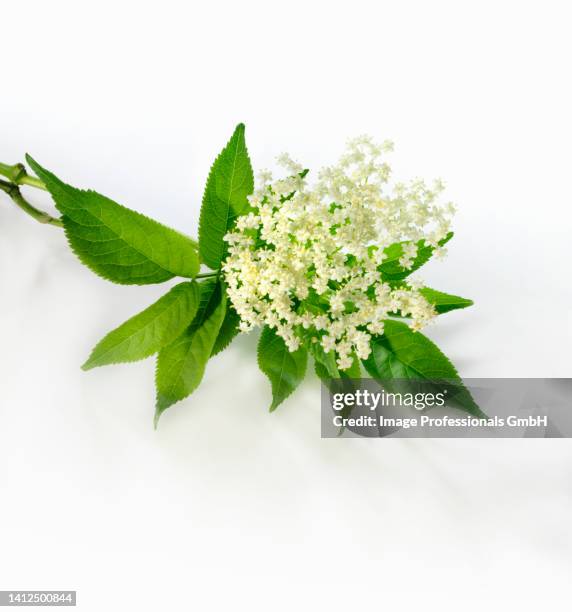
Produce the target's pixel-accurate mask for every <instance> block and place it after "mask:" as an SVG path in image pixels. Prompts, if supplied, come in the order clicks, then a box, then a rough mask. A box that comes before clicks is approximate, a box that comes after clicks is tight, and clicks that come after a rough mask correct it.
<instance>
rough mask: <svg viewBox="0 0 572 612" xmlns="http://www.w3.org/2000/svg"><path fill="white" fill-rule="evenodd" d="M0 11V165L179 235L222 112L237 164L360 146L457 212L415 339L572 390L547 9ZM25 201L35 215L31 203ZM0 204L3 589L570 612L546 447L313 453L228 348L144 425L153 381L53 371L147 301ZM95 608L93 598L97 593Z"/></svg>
mask: <svg viewBox="0 0 572 612" xmlns="http://www.w3.org/2000/svg"><path fill="white" fill-rule="evenodd" d="M201 4H202V7H201V8H199V7H193V4H192V3H190V2H180V3H179V2H173V1H168V0H163V1H162V2H150V3H145V2H141V1H140V2H137V3H134V4H133V5H131V4H128V3H123V2H119V1H117V0H116V1H115V2H104V1H102V0H99V1H98V2H77V1H76V2H56V1H53V0H52V1H51V2H32V1H28V2H26V3H15V2H13V1H10V2H8V1H4V0H2V1H0V68H1V73H0V77H1V78H0V160H1V161H3V162H8V163H13V162H16V161H19V160H22V158H23V155H24V153H25V152H30V153H31V154H33V155H34V156H35V157H36V159H37V160H38V161H40V163H42V164H44V165H45V166H47V167H48V168H50V169H52V170H54V171H55V172H56V173H58V174H59V175H60V176H62V178H64V179H66V180H68V181H69V182H71V183H73V184H74V185H77V186H83V187H92V188H95V189H97V190H99V191H101V192H103V193H105V194H106V195H109V196H111V197H113V198H114V199H116V200H118V201H120V202H122V203H124V204H125V205H127V206H131V207H133V208H136V209H138V210H140V211H142V212H145V213H147V214H149V215H151V216H153V217H155V218H157V219H159V220H161V221H163V222H165V223H167V224H171V225H173V226H175V227H177V228H178V229H180V230H182V231H185V232H187V233H190V234H195V232H196V227H197V220H198V212H199V206H200V199H201V194H202V188H203V184H204V181H205V178H206V175H207V172H208V168H209V165H210V163H211V162H212V160H213V159H214V156H215V155H216V154H217V153H218V151H219V150H220V148H221V147H222V146H223V145H224V143H225V142H226V140H227V139H228V137H229V136H230V134H231V132H232V130H233V128H234V125H235V124H236V123H238V122H239V121H244V122H245V123H246V124H247V141H248V146H249V150H250V153H251V157H252V160H253V163H254V165H255V167H256V168H259V169H260V168H261V167H265V166H269V165H271V164H272V163H273V159H274V157H275V156H276V155H277V154H279V153H280V152H281V151H283V150H287V151H289V152H291V153H292V154H293V155H294V156H295V157H296V158H298V159H299V160H300V161H302V162H303V163H304V164H305V165H307V166H308V167H310V168H318V167H319V166H320V165H323V164H325V163H331V162H333V161H334V160H335V159H336V157H337V155H338V154H339V153H340V151H341V149H342V147H343V145H344V142H345V140H346V139H347V138H348V137H350V136H352V135H356V134H360V133H363V132H368V133H370V134H372V135H374V136H375V137H376V138H379V139H384V138H392V139H394V140H395V141H396V145H397V151H396V154H395V155H394V158H393V161H394V167H395V169H396V173H397V175H399V176H403V177H409V176H413V175H421V176H425V177H427V178H431V177H434V176H442V177H444V178H445V179H446V180H447V182H448V185H449V195H450V197H451V198H452V199H454V200H455V201H456V202H457V204H458V206H459V213H458V216H457V218H456V221H455V230H456V238H455V239H454V241H453V242H452V243H451V245H450V250H449V257H448V258H447V260H446V261H445V262H444V263H432V264H430V265H429V266H427V268H426V270H425V271H424V274H423V277H424V278H425V280H426V281H427V282H428V283H430V284H431V285H433V286H436V287H438V288H440V289H443V290H446V291H447V290H448V291H451V292H454V293H457V294H460V295H463V296H466V297H471V298H473V299H474V300H475V302H476V305H475V306H474V307H473V308H472V309H469V310H467V311H460V312H456V313H451V314H449V315H446V316H445V317H444V318H443V319H442V320H440V321H439V322H438V323H437V325H435V326H434V327H432V328H431V330H430V331H429V335H430V336H431V337H433V338H434V339H436V340H437V341H438V343H439V344H440V346H441V347H442V348H443V350H444V351H445V352H446V353H447V354H448V355H449V356H450V357H451V358H452V360H453V361H454V362H455V363H456V364H457V365H458V367H459V369H460V371H461V374H462V375H463V376H489V377H502V376H516V377H529V376H572V360H571V358H570V348H569V347H570V346H571V343H572V316H571V312H572V311H571V307H570V304H571V301H572V294H571V289H570V287H571V284H570V273H569V271H570V230H571V225H572V223H571V222H572V214H571V212H570V211H571V209H572V198H571V195H570V165H571V162H572V160H571V155H570V151H571V149H570V143H571V142H572V123H571V120H570V113H571V109H572V95H571V89H570V57H571V56H572V42H571V38H570V17H571V15H570V14H569V12H568V8H569V3H567V2H550V1H546V0H545V1H543V2H526V1H520V2H506V1H505V2H503V1H498V0H497V1H496V2H484V1H482V0H481V1H479V2H440V1H432V2H407V1H402V2H379V1H378V2H363V1H359V0H353V1H352V2H343V3H338V2H334V1H332V0H330V1H329V2H310V1H309V0H306V1H304V2H298V1H292V0H291V1H289V2H283V3H271V2H252V1H250V2H249V1H243V2H220V1H219V2H213V3H208V4H207V3H201ZM29 194H30V198H33V201H34V202H36V203H38V204H41V205H43V206H45V207H50V202H49V199H48V198H46V197H45V195H44V194H38V193H37V192H34V193H31V192H29ZM0 196H2V197H1V198H0V200H1V201H0V414H1V423H2V425H1V427H0V589H58V588H59V589H77V590H78V601H79V609H82V610H94V611H95V610H98V611H99V610H169V611H171V610H189V609H193V610H195V609H196V610H233V609H241V608H243V607H245V608H247V609H252V610H263V609H264V610H266V609H283V608H288V607H290V608H293V609H311V608H313V607H318V606H319V609H334V610H335V609H342V608H348V609H349V608H350V606H352V607H359V606H360V605H361V604H367V605H368V608H373V607H374V606H375V607H376V608H377V607H379V608H381V607H382V606H390V609H392V610H394V609H396V610H413V609H416V608H417V607H418V606H423V608H424V609H439V610H449V609H458V608H459V607H462V608H463V609H469V610H471V609H480V608H481V607H482V605H483V604H486V606H487V608H488V609H491V610H503V609H505V608H507V607H508V608H509V609H536V608H537V607H538V605H539V604H541V605H543V606H544V608H545V609H549V610H565V609H566V610H568V609H570V595H569V586H568V585H567V584H566V582H567V581H569V577H570V570H571V569H572V568H571V561H572V532H571V528H570V514H571V511H572V443H571V442H570V440H513V441H509V440H496V441H494V440H493V441H482V440H472V441H471V440H458V441H453V440H449V441H446V440H417V441H407V440H393V441H389V440H322V439H320V432H319V384H318V382H317V380H316V379H315V378H313V377H311V378H309V379H308V381H307V382H306V383H305V384H304V386H303V388H302V389H301V390H300V391H299V392H298V393H297V395H296V396H295V397H294V398H293V399H291V400H290V401H288V402H287V403H285V404H284V405H283V406H282V407H281V408H280V409H279V410H278V411H277V412H276V413H274V414H272V415H269V414H268V413H267V406H268V404H269V388H268V384H267V381H266V380H265V379H264V378H263V376H262V374H260V373H259V372H258V371H257V367H256V362H255V353H254V349H255V344H256V338H255V337H254V336H249V337H243V338H240V339H239V340H238V341H236V342H235V344H234V345H233V347H232V348H231V349H230V350H228V351H227V352H226V353H224V354H223V355H221V356H219V357H217V358H216V359H214V360H213V362H212V363H211V364H210V365H209V368H208V370H207V374H206V377H205V380H204V383H203V385H202V387H201V388H200V390H199V391H198V392H196V393H195V394H194V395H193V396H192V397H191V398H190V399H188V400H187V401H185V402H183V403H182V404H179V405H177V406H176V407H175V408H173V409H171V410H170V411H169V412H168V413H166V414H165V415H164V417H163V419H162V421H161V424H160V427H159V430H158V431H157V432H154V431H153V428H152V415H153V363H152V360H149V361H147V362H144V363H139V364H134V365H125V366H118V367H110V368H101V369H98V370H95V371H92V372H89V373H83V372H82V371H81V370H80V369H79V365H80V364H81V363H82V362H83V361H84V359H85V357H86V356H87V354H88V353H89V350H90V349H91V348H92V346H93V345H94V343H95V342H96V341H97V340H99V339H100V337H101V336H102V335H103V334H104V333H106V332H107V331H108V330H109V329H111V328H112V327H115V326H116V325H117V324H119V323H120V322H122V321H123V320H124V319H126V318H127V317H129V316H131V315H132V314H134V313H135V312H137V311H138V310H140V309H141V308H143V307H144V306H146V305H148V304H149V303H151V302H152V301H154V300H155V299H157V298H158V297H159V295H161V294H162V292H163V291H164V289H165V288H164V287H160V286H151V287H144V288H140V287H122V286H115V285H112V284H111V283H107V282H106V281H103V280H101V279H99V278H98V277H96V276H94V275H93V274H91V273H90V272H89V271H88V270H87V269H86V268H84V267H83V266H81V265H80V264H79V263H78V261H77V260H76V259H75V258H74V256H73V255H72V254H71V252H70V251H69V249H68V248H67V246H66V243H65V240H64V236H63V234H62V232H61V231H60V230H58V229H57V228H52V227H47V226H41V225H39V224H37V223H35V222H34V221H33V220H32V219H30V218H28V217H26V216H25V215H24V214H23V213H21V211H19V210H17V209H16V208H15V207H14V206H13V205H12V204H11V203H10V201H9V200H7V199H6V197H4V196H3V194H0ZM110 598H112V599H113V603H110Z"/></svg>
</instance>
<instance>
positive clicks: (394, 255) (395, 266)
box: [378, 232, 453, 281]
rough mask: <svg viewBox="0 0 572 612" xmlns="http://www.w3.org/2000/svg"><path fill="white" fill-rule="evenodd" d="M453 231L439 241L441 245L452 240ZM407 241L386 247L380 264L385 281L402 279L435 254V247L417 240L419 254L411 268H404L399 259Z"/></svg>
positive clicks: (379, 268)
mask: <svg viewBox="0 0 572 612" xmlns="http://www.w3.org/2000/svg"><path fill="white" fill-rule="evenodd" d="M452 237H453V232H449V233H448V234H447V235H446V236H445V238H443V239H442V240H441V241H440V242H439V246H443V245H445V244H447V242H449V240H451V238H452ZM405 244H408V243H407V242H396V243H395V244H392V245H390V246H388V247H387V248H386V249H384V253H385V259H384V260H383V263H381V264H380V265H379V266H378V270H379V271H380V272H381V276H382V278H383V280H384V281H400V280H403V279H404V278H407V277H408V276H409V275H410V274H411V273H412V272H415V270H418V269H419V268H420V267H421V266H422V265H423V264H425V263H427V262H428V261H429V259H431V256H432V255H433V251H434V250H435V248H434V247H432V246H430V245H428V244H426V243H425V241H424V240H419V241H418V242H417V256H416V257H415V259H414V260H413V265H412V266H411V268H404V267H403V266H402V265H401V264H400V263H399V259H400V258H401V256H402V255H403V245H405Z"/></svg>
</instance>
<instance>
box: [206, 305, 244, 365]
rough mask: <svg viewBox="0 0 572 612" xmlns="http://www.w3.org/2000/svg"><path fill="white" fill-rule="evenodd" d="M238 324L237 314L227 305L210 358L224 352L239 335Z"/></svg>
mask: <svg viewBox="0 0 572 612" xmlns="http://www.w3.org/2000/svg"><path fill="white" fill-rule="evenodd" d="M239 323H240V317H239V316H238V314H236V310H235V309H234V308H233V307H232V306H231V305H230V304H229V305H227V308H226V313H225V315H224V320H223V322H222V325H221V326H220V330H219V332H218V336H217V338H216V340H215V343H214V346H213V350H212V353H211V357H214V356H215V355H218V353H220V352H222V351H224V349H225V348H226V347H227V346H228V345H229V344H230V343H231V342H232V341H233V340H234V338H235V337H236V336H237V335H238V333H239V329H238V324H239Z"/></svg>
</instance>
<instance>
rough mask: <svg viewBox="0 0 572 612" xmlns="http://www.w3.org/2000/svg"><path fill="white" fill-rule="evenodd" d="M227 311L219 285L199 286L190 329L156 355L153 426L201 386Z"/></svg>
mask: <svg viewBox="0 0 572 612" xmlns="http://www.w3.org/2000/svg"><path fill="white" fill-rule="evenodd" d="M225 311H226V294H225V293H224V291H222V290H221V285H220V283H218V282H216V281H214V280H208V281H205V282H203V283H201V284H200V303H199V308H198V310H197V314H196V315H195V318H194V319H193V322H192V323H191V325H190V326H189V327H188V328H187V329H186V330H185V331H184V332H183V333H182V334H181V335H180V336H179V337H178V338H177V339H176V340H174V341H173V342H172V343H171V344H169V345H168V346H166V347H165V348H163V349H162V350H161V351H160V352H159V356H158V358H157V371H156V375H155V384H156V387H157V403H156V411H155V426H157V423H158V421H159V417H160V416H161V414H162V413H163V412H164V411H165V410H166V409H167V408H169V406H172V405H173V404H175V403H177V402H179V401H181V400H182V399H185V398H186V397H187V396H189V395H190V394H191V393H192V392H193V391H194V390H195V389H196V388H197V387H198V386H199V384H200V382H201V380H202V378H203V374H204V371H205V367H206V364H207V361H208V360H209V357H210V356H211V353H212V350H213V346H214V344H215V340H216V338H217V336H218V333H219V330H220V326H221V324H222V321H223V319H224V314H225Z"/></svg>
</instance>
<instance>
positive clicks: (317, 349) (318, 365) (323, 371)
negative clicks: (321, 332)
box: [310, 342, 340, 380]
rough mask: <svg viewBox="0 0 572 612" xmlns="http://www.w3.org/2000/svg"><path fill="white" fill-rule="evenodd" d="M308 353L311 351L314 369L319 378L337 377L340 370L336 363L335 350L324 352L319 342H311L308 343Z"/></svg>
mask: <svg viewBox="0 0 572 612" xmlns="http://www.w3.org/2000/svg"><path fill="white" fill-rule="evenodd" d="M310 353H312V357H313V358H314V369H315V370H316V374H317V375H318V377H319V378H320V379H322V380H326V379H330V378H339V376H340V371H339V370H338V364H337V363H336V353H335V351H328V352H327V353H326V351H324V348H323V347H322V345H321V344H320V343H319V342H312V343H311V344H310Z"/></svg>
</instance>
